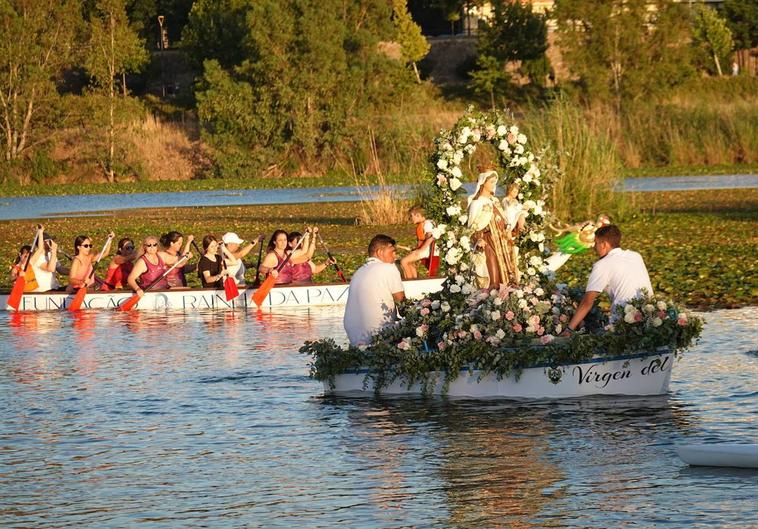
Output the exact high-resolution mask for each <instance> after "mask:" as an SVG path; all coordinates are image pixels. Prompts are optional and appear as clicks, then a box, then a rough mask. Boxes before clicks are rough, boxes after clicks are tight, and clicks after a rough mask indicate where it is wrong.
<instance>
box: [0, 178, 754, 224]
mask: <svg viewBox="0 0 758 529" xmlns="http://www.w3.org/2000/svg"><path fill="white" fill-rule="evenodd" d="M390 187H391V188H392V189H393V190H394V191H396V192H397V193H399V194H400V195H401V196H402V195H405V196H412V195H413V186H410V185H393V186H390ZM756 187H758V175H751V174H747V175H716V176H671V177H645V178H628V179H626V180H625V181H624V184H623V187H622V190H623V191H682V190H690V191H694V190H702V189H747V188H756ZM465 188H466V189H467V190H468V192H469V193H471V192H473V189H474V184H473V183H471V182H469V183H467V184H465ZM379 190H380V187H379V186H367V187H361V188H359V187H355V186H351V187H318V188H302V189H238V190H216V191H185V192H174V191H172V192H169V193H131V194H110V195H64V196H32V197H0V220H14V219H36V218H42V217H59V216H65V217H82V216H88V215H102V214H108V213H109V212H111V211H114V210H125V209H140V208H165V207H175V208H176V207H200V206H256V205H270V204H315V203H322V202H358V201H360V200H361V199H363V198H367V197H368V198H376V197H377V196H378V193H379ZM103 212H105V213H103Z"/></svg>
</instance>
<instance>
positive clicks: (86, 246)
mask: <svg viewBox="0 0 758 529" xmlns="http://www.w3.org/2000/svg"><path fill="white" fill-rule="evenodd" d="M113 237H115V235H114V233H113V232H110V233H109V234H108V242H106V244H105V246H104V247H103V257H105V256H106V255H108V253H110V251H111V240H113ZM98 255H99V254H98V253H97V252H95V253H93V252H92V239H90V238H89V237H87V236H86V235H79V236H78V237H77V238H76V239H74V258H73V260H72V261H71V270H70V271H69V273H68V287H67V288H66V290H67V291H68V292H73V291H74V290H77V289H79V288H82V287H89V286H91V285H93V284H94V283H95V281H96V279H95V276H93V275H91V272H92V267H93V266H94V263H95V261H96V260H97V258H98Z"/></svg>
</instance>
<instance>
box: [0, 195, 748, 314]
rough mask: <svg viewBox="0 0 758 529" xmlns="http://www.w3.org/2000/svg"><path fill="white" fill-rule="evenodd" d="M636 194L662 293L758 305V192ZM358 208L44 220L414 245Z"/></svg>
mask: <svg viewBox="0 0 758 529" xmlns="http://www.w3.org/2000/svg"><path fill="white" fill-rule="evenodd" d="M631 200H632V201H633V202H634V203H636V204H637V205H638V206H639V213H635V214H633V215H630V216H628V217H626V218H624V219H619V224H620V226H621V229H622V230H623V232H624V241H623V246H624V247H625V248H630V249H634V250H637V251H639V252H640V253H641V254H642V255H643V257H644V258H645V262H646V263H647V266H648V269H649V271H650V275H651V278H652V280H653V287H654V288H655V290H656V292H659V293H660V294H661V295H664V294H665V295H666V296H669V297H672V298H675V299H677V300H678V301H679V302H682V303H685V304H686V305H688V306H689V307H693V308H701V309H713V308H725V307H739V306H744V305H755V304H758V284H757V283H756V281H755V277H756V276H757V274H756V270H755V255H756V254H757V253H758V239H757V238H756V234H755V221H756V215H758V190H755V189H751V190H720V191H719V190H716V191H713V190H711V191H691V192H675V193H638V194H635V195H633V196H632V198H631ZM360 215H361V211H360V205H359V204H357V203H346V204H345V203H343V204H340V203H333V204H320V205H319V207H318V208H314V207H313V206H312V205H310V204H300V205H290V206H246V207H236V206H234V207H208V208H182V209H180V208H165V209H154V210H141V211H124V212H116V213H113V214H106V215H103V216H94V217H79V218H76V217H71V218H55V219H45V220H43V222H44V224H45V226H46V228H47V229H48V230H49V231H50V232H51V233H53V234H54V235H55V236H56V237H57V240H58V241H59V243H60V244H61V248H62V249H63V250H64V251H66V252H70V251H71V250H72V248H71V246H72V245H73V240H74V238H75V237H76V236H77V235H79V234H81V233H86V234H87V235H89V236H91V237H93V242H94V244H95V246H98V245H99V244H102V242H103V241H104V239H105V236H106V234H107V233H108V231H109V230H111V229H112V230H114V231H115V232H116V235H117V237H122V236H126V235H128V236H131V237H133V238H135V240H139V239H141V238H143V237H145V236H146V235H148V234H160V233H163V232H165V231H167V230H169V229H177V230H179V231H181V232H183V233H185V234H190V233H191V234H194V235H195V236H196V237H197V238H201V237H202V236H204V235H205V234H208V233H213V234H215V235H217V236H220V235H221V234H223V233H224V232H226V231H230V230H231V231H236V232H237V233H239V234H240V235H241V236H242V237H244V238H246V239H250V240H252V239H254V238H256V237H257V236H258V235H259V234H261V233H265V234H266V235H267V236H270V234H271V233H272V232H273V231H274V230H275V229H278V228H284V229H286V230H295V229H302V228H303V227H304V226H306V225H318V226H320V228H321V230H322V234H323V236H324V239H325V241H326V243H327V244H328V245H329V248H330V250H331V251H332V253H333V254H334V255H335V256H337V258H338V259H339V261H340V264H341V265H342V267H343V268H344V270H345V272H346V273H347V274H348V276H349V275H351V274H352V273H353V272H354V271H355V270H356V269H357V268H358V267H359V266H360V265H361V264H362V263H363V261H364V260H365V255H366V245H367V243H368V240H369V239H370V237H371V236H372V235H373V234H374V233H387V234H389V235H391V236H393V237H395V238H396V239H397V240H398V242H399V243H400V244H404V245H408V246H412V245H413V244H414V240H415V239H414V231H413V227H412V226H411V225H409V224H393V225H380V226H371V227H370V228H367V227H365V226H362V225H358V224H356V219H357V218H359V217H360ZM33 224H34V221H32V220H24V221H5V222H2V223H0V241H2V254H1V255H0V259H2V262H3V263H5V264H6V265H8V264H9V263H10V262H11V261H12V259H13V258H14V256H15V252H16V251H17V249H18V248H19V247H20V246H21V245H22V244H29V242H30V240H31V238H32V236H33V231H34V230H33ZM317 253H318V254H319V255H317V258H316V259H317V261H320V260H321V259H323V258H324V255H323V251H322V250H319V251H318V252H317ZM256 255H257V250H256V251H253V252H252V253H251V254H250V256H249V257H248V261H249V264H250V265H251V266H252V265H254V264H255V256H256ZM593 261H594V256H593V254H592V252H586V253H584V254H581V255H578V256H575V257H574V258H572V259H571V260H570V261H569V262H568V263H567V264H566V265H565V266H564V267H563V268H562V269H561V270H560V271H559V274H558V279H559V280H560V281H563V282H566V283H568V284H569V285H570V286H578V287H583V286H584V284H585V282H586V278H587V275H588V274H589V270H590V268H591V266H592V263H593ZM65 262H66V261H65V258H64V263H65ZM103 266H105V265H103ZM248 279H251V276H248ZM190 280H191V282H192V286H199V283H198V281H197V278H196V277H195V275H194V274H192V275H191V278H190ZM318 280H319V281H321V282H332V281H338V278H337V276H336V274H335V273H334V272H333V270H331V269H330V270H328V271H326V272H324V273H323V274H322V276H321V277H319V278H318ZM9 287H10V280H9V277H8V275H7V274H4V275H3V276H2V278H1V279H0V288H3V289H6V290H7V289H9Z"/></svg>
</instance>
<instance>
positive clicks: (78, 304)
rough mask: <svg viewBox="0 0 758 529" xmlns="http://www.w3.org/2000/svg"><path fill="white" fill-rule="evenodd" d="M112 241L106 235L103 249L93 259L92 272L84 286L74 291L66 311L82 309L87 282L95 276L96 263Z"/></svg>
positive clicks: (109, 236)
mask: <svg viewBox="0 0 758 529" xmlns="http://www.w3.org/2000/svg"><path fill="white" fill-rule="evenodd" d="M112 240H113V237H112V236H111V235H108V238H107V239H106V241H105V244H104V245H103V249H102V250H100V254H99V255H98V256H97V259H95V264H93V265H92V271H91V272H90V273H89V275H88V276H87V279H86V280H85V281H84V285H82V286H81V287H79V290H77V291H76V295H75V296H74V299H73V301H72V302H71V305H69V306H68V310H70V311H71V312H76V311H77V310H79V309H80V308H82V303H84V296H86V295H87V286H86V284H87V281H88V280H90V279H92V277H93V276H94V275H95V267H96V266H97V263H99V262H100V259H102V258H103V254H105V249H106V248H107V247H108V245H109V244H110V243H111V241H112Z"/></svg>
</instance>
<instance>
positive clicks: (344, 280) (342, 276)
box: [337, 268, 347, 283]
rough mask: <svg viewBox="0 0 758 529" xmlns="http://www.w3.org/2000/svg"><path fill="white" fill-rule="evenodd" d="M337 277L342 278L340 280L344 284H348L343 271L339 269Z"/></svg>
mask: <svg viewBox="0 0 758 529" xmlns="http://www.w3.org/2000/svg"><path fill="white" fill-rule="evenodd" d="M337 275H338V276H340V279H341V280H342V282H343V283H347V279H345V274H343V273H342V270H340V269H339V268H338V269H337Z"/></svg>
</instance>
